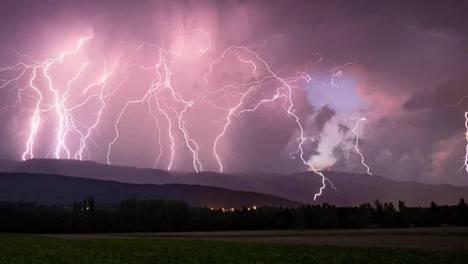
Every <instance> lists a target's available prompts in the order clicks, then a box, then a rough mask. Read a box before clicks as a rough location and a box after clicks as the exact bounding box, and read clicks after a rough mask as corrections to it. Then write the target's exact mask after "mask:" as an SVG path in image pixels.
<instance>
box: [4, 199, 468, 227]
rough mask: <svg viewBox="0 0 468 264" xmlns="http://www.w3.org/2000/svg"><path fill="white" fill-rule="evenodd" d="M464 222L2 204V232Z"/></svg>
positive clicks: (356, 213)
mask: <svg viewBox="0 0 468 264" xmlns="http://www.w3.org/2000/svg"><path fill="white" fill-rule="evenodd" d="M435 226H468V206H467V204H466V203H465V201H464V200H463V199H462V200H460V202H459V204H458V205H453V206H447V205H444V206H438V205H436V204H435V203H432V204H431V206H430V207H427V208H421V207H407V206H405V204H404V203H403V202H400V203H399V204H398V206H396V207H395V206H394V205H393V204H391V203H384V204H381V203H380V202H379V201H376V202H375V203H374V204H373V205H371V204H363V205H360V206H357V207H335V206H332V205H328V204H324V205H314V206H311V205H306V206H301V207H298V208H274V207H261V208H242V209H237V210H236V209H225V208H218V209H215V208H197V207H189V206H188V205H187V204H186V203H184V202H178V201H167V200H127V201H123V202H122V203H121V204H120V205H119V206H115V207H108V208H101V209H99V208H95V205H94V201H93V199H85V200H84V201H82V202H78V203H75V204H74V205H73V206H71V207H47V206H43V205H38V204H34V203H11V202H1V203H0V232H11V233H84V232H86V233H93V232H99V233H102V232H160V231H210V230H261V229H307V228H310V229H312V228H315V229H321V228H369V227H371V228H372V227H377V228H379V227H387V228H388V227H435Z"/></svg>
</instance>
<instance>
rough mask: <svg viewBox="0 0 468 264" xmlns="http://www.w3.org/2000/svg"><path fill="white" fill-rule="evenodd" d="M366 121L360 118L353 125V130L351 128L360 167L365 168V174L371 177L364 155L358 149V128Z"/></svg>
mask: <svg viewBox="0 0 468 264" xmlns="http://www.w3.org/2000/svg"><path fill="white" fill-rule="evenodd" d="M366 120H367V118H365V117H361V118H359V119H358V120H357V122H356V124H355V125H354V128H353V134H354V138H355V141H354V150H356V153H357V154H359V156H360V157H361V164H362V166H364V167H365V168H366V173H367V174H368V175H371V176H372V173H371V171H370V167H369V166H368V165H367V164H366V161H365V159H364V154H362V152H361V150H360V149H359V126H360V125H361V123H362V122H365V121H366Z"/></svg>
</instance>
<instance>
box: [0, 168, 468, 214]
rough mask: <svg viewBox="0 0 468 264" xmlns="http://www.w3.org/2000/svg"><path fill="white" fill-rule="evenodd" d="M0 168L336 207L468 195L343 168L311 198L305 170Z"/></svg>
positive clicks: (445, 200) (315, 183) (312, 182)
mask: <svg viewBox="0 0 468 264" xmlns="http://www.w3.org/2000/svg"><path fill="white" fill-rule="evenodd" d="M0 171H7V172H28V173H44V174H58V175H67V176H73V177H80V178H90V179H98V180H104V181H109V180H110V181H116V182H121V183H134V184H189V185H202V186H214V187H219V188H226V189H230V190H237V191H250V192H259V193H265V194H270V195H275V196H279V197H284V198H286V199H289V200H292V201H299V202H302V203H324V202H327V203H330V204H335V205H339V206H349V205H357V204H360V203H364V202H373V201H374V200H375V199H379V200H380V201H382V202H397V201H398V200H404V201H405V202H406V204H407V205H411V206H428V205H429V204H430V202H431V201H435V202H436V203H439V204H455V203H457V202H458V201H459V199H460V198H465V200H468V187H457V186H451V185H430V184H422V183H417V182H400V181H394V180H390V179H386V178H383V177H380V176H369V175H362V174H353V173H345V172H324V173H325V174H326V175H327V177H329V179H331V180H332V181H333V183H334V185H335V186H336V189H332V188H331V187H330V186H328V188H327V190H326V191H325V192H324V194H323V195H322V196H320V197H319V198H318V199H317V200H316V201H314V200H313V194H314V193H315V192H316V191H317V190H318V188H319V187H320V179H319V178H318V177H316V176H315V175H314V174H313V173H311V172H301V173H293V174H271V173H252V174H245V173H233V174H222V173H215V172H202V173H198V174H196V173H188V172H187V173H183V172H168V171H164V170H158V169H141V168H134V167H125V166H113V165H112V166H111V165H104V164H99V163H96V162H91V161H75V160H48V159H35V160H28V161H25V162H17V161H8V160H3V161H1V162H0Z"/></svg>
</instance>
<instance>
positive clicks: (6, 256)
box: [0, 233, 468, 264]
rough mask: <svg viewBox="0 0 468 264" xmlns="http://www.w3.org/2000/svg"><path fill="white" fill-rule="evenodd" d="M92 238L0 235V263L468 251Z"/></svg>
mask: <svg viewBox="0 0 468 264" xmlns="http://www.w3.org/2000/svg"><path fill="white" fill-rule="evenodd" d="M197 236H199V235H197ZM218 236H219V233H218ZM92 237H93V236H88V237H86V236H78V237H75V238H74V239H65V238H57V237H46V236H34V235H0V263H112V264H117V263H139V264H145V263H223V264H226V263H346V264H352V263H359V264H363V263H378V264H384V263H398V264H403V263H451V264H456V263H464V264H466V263H468V251H459V250H428V249H405V248H379V247H342V246H324V245H310V244H294V243H291V244H290V243H281V242H278V243H265V242H246V241H220V240H216V241H213V240H206V239H197V238H195V237H193V236H188V235H187V236H184V237H179V238H167V237H165V238H154V237H152V238H151V237H147V235H146V236H143V238H142V237H132V236H128V235H126V236H125V237H122V238H110V237H109V236H101V237H99V236H94V238H92ZM250 237H252V236H250ZM264 237H265V236H264ZM68 238H70V237H68ZM181 238H183V239H181ZM464 238H466V237H464ZM421 239H424V237H421Z"/></svg>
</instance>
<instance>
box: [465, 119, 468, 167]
mask: <svg viewBox="0 0 468 264" xmlns="http://www.w3.org/2000/svg"><path fill="white" fill-rule="evenodd" d="M465 128H466V132H465V140H466V150H465V169H466V172H468V112H465Z"/></svg>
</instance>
